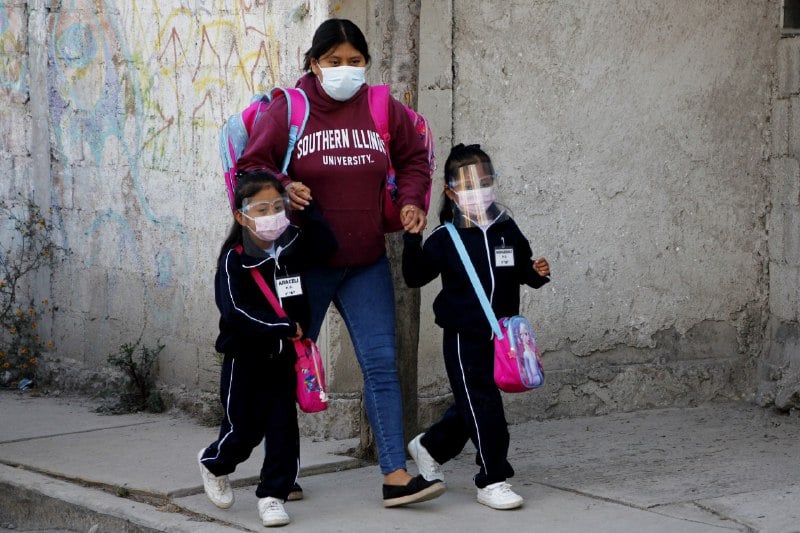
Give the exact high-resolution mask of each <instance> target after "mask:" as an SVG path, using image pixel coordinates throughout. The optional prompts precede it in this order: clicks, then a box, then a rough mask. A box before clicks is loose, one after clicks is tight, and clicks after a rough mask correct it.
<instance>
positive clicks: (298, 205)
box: [286, 181, 312, 327]
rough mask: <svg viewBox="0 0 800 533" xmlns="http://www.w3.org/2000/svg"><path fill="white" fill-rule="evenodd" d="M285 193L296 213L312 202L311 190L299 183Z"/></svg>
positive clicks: (287, 187)
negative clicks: (287, 194)
mask: <svg viewBox="0 0 800 533" xmlns="http://www.w3.org/2000/svg"><path fill="white" fill-rule="evenodd" d="M286 192H287V193H289V203H290V205H291V207H292V209H297V210H298V211H302V210H303V209H305V208H306V206H307V205H308V204H309V203H310V202H311V200H312V198H311V189H309V188H308V187H306V186H305V185H303V184H302V183H301V182H299V181H293V182H291V183H290V184H289V185H287V186H286ZM298 327H299V326H298Z"/></svg>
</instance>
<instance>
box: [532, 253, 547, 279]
mask: <svg viewBox="0 0 800 533" xmlns="http://www.w3.org/2000/svg"><path fill="white" fill-rule="evenodd" d="M533 269H534V270H535V271H536V273H537V274H539V275H540V276H542V277H545V276H549V275H550V263H548V262H547V259H545V258H544V257H540V258H539V259H537V260H536V261H534V262H533Z"/></svg>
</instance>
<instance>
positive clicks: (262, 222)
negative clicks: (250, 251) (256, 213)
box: [242, 213, 289, 242]
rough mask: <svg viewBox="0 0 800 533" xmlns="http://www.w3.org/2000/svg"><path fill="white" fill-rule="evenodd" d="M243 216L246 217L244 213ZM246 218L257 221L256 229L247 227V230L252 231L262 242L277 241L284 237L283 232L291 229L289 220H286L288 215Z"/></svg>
mask: <svg viewBox="0 0 800 533" xmlns="http://www.w3.org/2000/svg"><path fill="white" fill-rule="evenodd" d="M242 214H243V215H244V213H242ZM244 216H246V217H247V218H249V219H250V220H253V221H255V223H256V229H251V228H250V226H247V229H249V230H250V231H252V232H253V233H254V234H255V236H256V237H258V238H259V239H261V240H262V241H269V242H273V241H274V240H275V239H277V238H278V237H280V236H281V235H283V232H284V231H286V228H288V227H289V219H288V218H286V213H278V214H276V215H265V216H262V217H250V216H247V215H244Z"/></svg>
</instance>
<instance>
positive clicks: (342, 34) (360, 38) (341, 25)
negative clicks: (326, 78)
mask: <svg viewBox="0 0 800 533" xmlns="http://www.w3.org/2000/svg"><path fill="white" fill-rule="evenodd" d="M344 43H349V44H352V45H353V48H355V49H356V50H358V51H359V52H361V53H362V54H363V55H364V60H366V62H367V63H369V47H368V46H367V39H366V38H365V37H364V34H363V33H362V32H361V30H360V29H359V28H358V26H356V25H355V24H354V23H353V22H352V21H350V20H347V19H328V20H326V21H325V22H323V23H322V24H320V25H319V28H317V31H315V32H314V37H313V39H311V48H309V49H308V51H306V55H305V61H304V63H303V70H304V71H306V72H308V71H309V70H311V60H312V59H319V58H320V57H322V56H323V55H324V54H325V52H327V51H328V50H331V49H332V48H335V47H337V46H339V45H340V44H344Z"/></svg>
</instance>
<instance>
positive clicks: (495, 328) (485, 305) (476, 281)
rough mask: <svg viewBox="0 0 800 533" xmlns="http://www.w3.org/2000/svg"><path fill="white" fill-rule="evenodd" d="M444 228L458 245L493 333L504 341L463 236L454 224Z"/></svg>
mask: <svg viewBox="0 0 800 533" xmlns="http://www.w3.org/2000/svg"><path fill="white" fill-rule="evenodd" d="M444 227H445V228H447V231H448V233H450V238H451V239H453V244H455V245H456V251H457V252H458V256H459V257H460V258H461V262H462V263H463V264H464V270H466V271H467V275H468V276H469V280H470V281H471V282H472V288H473V289H474V290H475V294H476V295H477V296H478V301H480V302H481V307H482V308H483V312H484V313H485V314H486V319H487V320H488V321H489V325H490V326H492V331H494V334H495V335H497V338H498V339H500V340H503V332H502V331H501V330H500V324H498V323H497V317H495V316H494V311H492V304H490V303H489V298H487V297H486V293H485V292H483V287H482V286H481V282H480V280H479V279H478V273H477V272H475V267H474V266H473V265H472V261H470V259H469V255H467V250H466V248H464V243H463V242H462V241H461V236H460V235H459V234H458V231H456V228H455V226H453V224H452V223H450V222H445V224H444Z"/></svg>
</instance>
